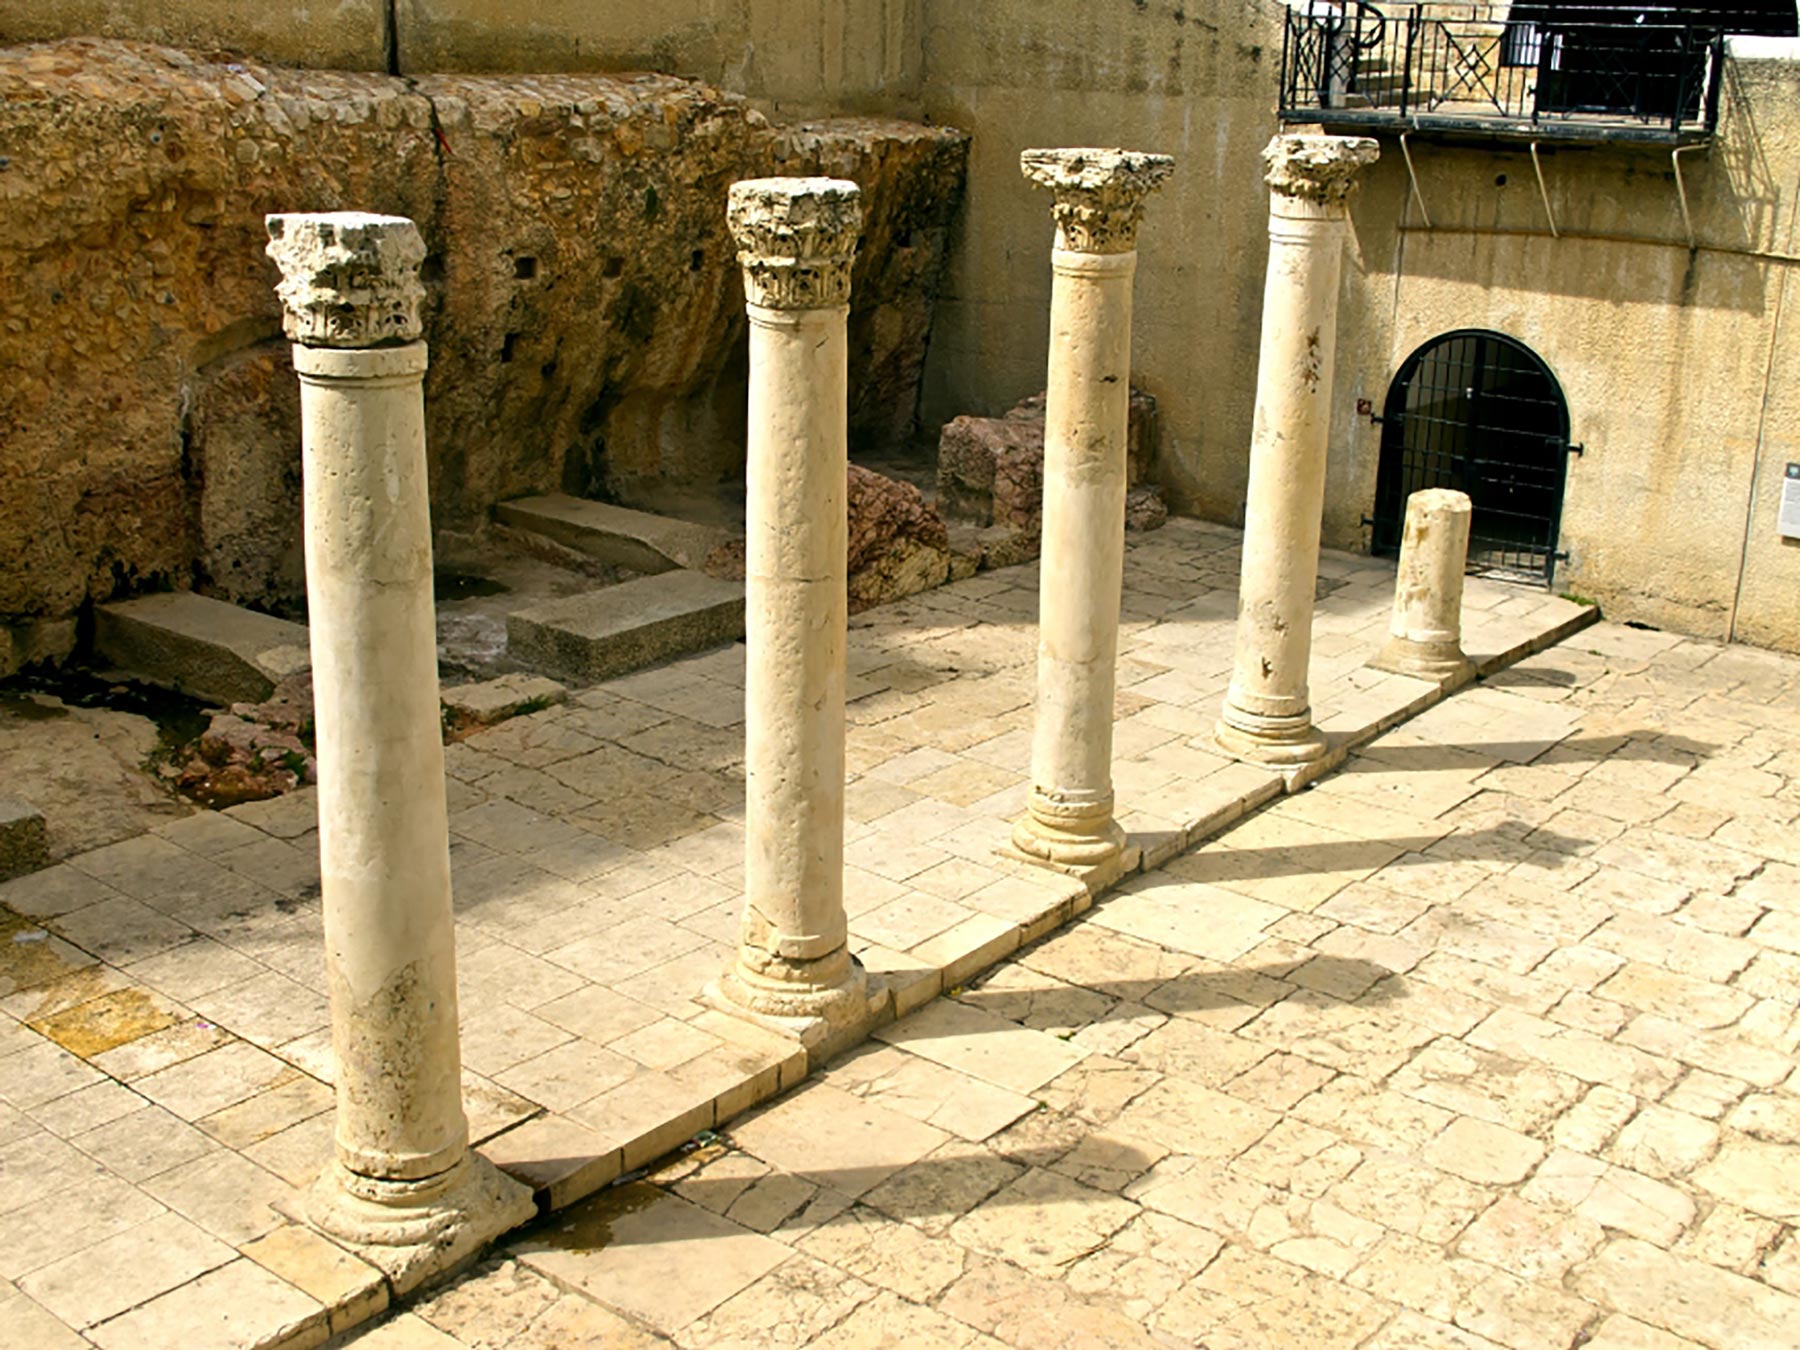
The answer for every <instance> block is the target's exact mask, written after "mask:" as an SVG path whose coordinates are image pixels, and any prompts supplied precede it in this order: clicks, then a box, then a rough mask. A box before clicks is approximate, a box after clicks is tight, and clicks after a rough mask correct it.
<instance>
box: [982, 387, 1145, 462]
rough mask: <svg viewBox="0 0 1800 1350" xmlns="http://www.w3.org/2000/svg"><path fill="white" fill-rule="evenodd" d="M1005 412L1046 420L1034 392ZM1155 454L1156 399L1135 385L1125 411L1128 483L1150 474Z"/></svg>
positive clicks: (1040, 399) (1025, 418)
mask: <svg viewBox="0 0 1800 1350" xmlns="http://www.w3.org/2000/svg"><path fill="white" fill-rule="evenodd" d="M1006 415H1007V416H1008V417H1010V418H1015V419H1017V420H1020V421H1036V422H1039V423H1041V422H1042V421H1043V420H1044V396H1043V395H1042V394H1033V395H1032V396H1031V397H1030V398H1022V399H1020V400H1019V401H1018V402H1017V403H1015V404H1013V406H1012V407H1011V408H1009V409H1007V412H1006ZM1155 457H1156V399H1155V397H1154V396H1152V395H1150V394H1147V393H1145V392H1144V391H1143V390H1142V389H1139V388H1138V387H1137V386H1136V385H1133V386H1132V387H1131V402H1130V404H1129V405H1128V407H1127V411H1126V414H1125V482H1126V483H1127V484H1128V485H1129V486H1131V487H1136V486H1137V485H1138V484H1139V483H1142V482H1144V481H1145V480H1146V479H1147V478H1149V476H1150V462H1151V460H1153V459H1154V458H1155Z"/></svg>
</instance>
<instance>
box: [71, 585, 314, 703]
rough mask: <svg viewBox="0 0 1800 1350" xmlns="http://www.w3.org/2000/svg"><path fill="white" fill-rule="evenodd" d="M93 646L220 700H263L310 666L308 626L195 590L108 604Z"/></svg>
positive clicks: (97, 618) (132, 668) (140, 670)
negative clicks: (194, 592) (287, 679)
mask: <svg viewBox="0 0 1800 1350" xmlns="http://www.w3.org/2000/svg"><path fill="white" fill-rule="evenodd" d="M94 649H95V651H97V652H98V653H99V654H100V656H101V657H103V658H104V659H105V660H107V661H110V662H111V663H112V664H113V665H115V666H117V667H119V669H121V670H125V671H129V672H131V673H132V674H134V675H138V676H141V677H142V678H144V679H146V680H149V681H150V682H151V683H152V684H160V685H163V686H165V687H167V688H171V689H179V690H181V691H182V692H183V693H187V694H193V695H195V696H196V697H199V698H204V699H208V700H211V701H213V702H215V703H221V704H232V703H260V702H262V701H263V700H264V699H266V698H267V697H268V696H269V695H270V694H271V693H272V692H273V691H274V689H275V686H276V685H277V684H278V683H279V682H280V681H282V680H284V679H286V678H287V677H288V676H290V675H299V674H302V673H304V672H305V671H306V670H307V669H309V667H310V665H311V660H312V656H311V652H310V650H309V648H308V643H307V632H306V628H305V627H304V626H303V625H301V624H297V623H289V622H288V621H287V620H286V619H275V618H271V617H270V616H269V615H267V614H258V613H256V612H255V611H254V610H248V609H240V608H239V607H238V606H236V605H228V604H226V603H225V602H224V601H222V600H211V599H208V598H207V597H206V596H204V595H195V594H193V593H192V592H191V591H176V592H174V593H172V594H169V595H146V596H143V597H142V598H141V599H137V600H124V601H121V602H119V603H117V604H112V605H101V606H100V607H99V608H98V609H97V610H96V611H95V614H94Z"/></svg>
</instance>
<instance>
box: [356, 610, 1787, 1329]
mask: <svg viewBox="0 0 1800 1350" xmlns="http://www.w3.org/2000/svg"><path fill="white" fill-rule="evenodd" d="M1140 650H1141V649H1140ZM1797 816H1800V660H1796V659H1793V658H1786V657H1776V656H1771V655H1768V654H1765V653H1760V652H1756V651H1753V650H1748V649H1744V648H1720V647H1718V646H1714V645H1710V644H1706V643H1701V642H1694V641H1682V640H1678V639H1677V638H1675V637H1673V636H1670V635H1664V634H1660V633H1652V632H1643V631H1635V630H1632V629H1629V628H1625V627H1618V626H1613V625H1601V626H1598V627H1596V628H1593V629H1590V630H1588V631H1587V632H1584V633H1581V634H1578V635H1577V636H1575V637H1574V638H1572V639H1570V640H1569V641H1568V642H1566V643H1565V644H1563V645H1562V646H1561V647H1559V648H1555V649H1552V650H1550V651H1548V652H1546V653H1543V654H1541V655H1539V656H1537V657H1535V658H1532V659H1530V660H1528V661H1526V662H1524V663H1523V664H1522V665H1519V666H1517V667H1515V668H1514V669H1513V670H1511V671H1509V672H1506V673H1505V674H1503V675H1502V676H1500V677H1498V678H1496V679H1494V680H1492V681H1490V682H1488V683H1487V684H1485V685H1484V686H1482V687H1481V688H1479V689H1477V690H1474V691H1470V692H1467V693H1465V694H1464V695H1461V696H1459V697H1457V698H1455V699H1453V700H1451V701H1449V702H1446V703H1444V704H1442V705H1440V706H1439V707H1437V708H1435V709H1433V710H1431V711H1429V712H1427V713H1425V714H1424V715H1422V716H1421V717H1419V718H1417V719H1416V720H1414V721H1412V722H1410V723H1408V724H1407V725H1406V726H1404V727H1403V728H1401V729H1399V730H1397V731H1394V732H1391V733H1389V734H1388V735H1386V736H1384V737H1382V738H1381V739H1379V740H1378V741H1375V742H1374V743H1372V744H1370V745H1368V746H1366V747H1365V748H1364V749H1363V750H1362V751H1360V752H1359V753H1357V754H1355V755H1354V756H1353V757H1352V759H1351V761H1350V763H1349V765H1348V767H1347V770H1346V771H1345V772H1343V773H1341V774H1339V775H1337V776H1335V777H1333V778H1330V779H1327V780H1325V781H1323V782H1322V783H1320V784H1318V785H1317V786H1316V787H1314V788H1312V789H1310V790H1308V791H1305V792H1302V793H1299V794H1297V795H1294V796H1291V797H1287V798H1283V799H1282V800H1280V801H1279V802H1278V803H1276V804H1274V805H1272V806H1270V807H1269V808H1267V809H1266V810H1263V811H1261V812H1260V813H1258V814H1256V815H1254V816H1252V817H1251V818H1250V819H1248V820H1247V821H1245V822H1244V823H1242V824H1240V825H1239V826H1237V827H1236V828H1235V829H1233V830H1231V831H1229V832H1228V833H1226V834H1225V835H1223V836H1222V837H1220V838H1218V839H1217V840H1216V841H1214V842H1212V843H1209V844H1207V845H1205V846H1203V847H1201V848H1199V849H1197V850H1194V851H1191V852H1188V853H1186V854H1184V855H1183V856H1181V857H1179V858H1177V859H1176V860H1174V861H1172V862H1171V863H1170V864H1169V865H1168V866H1167V867H1166V868H1164V869H1163V870H1162V871H1160V872H1158V873H1155V874H1150V875H1145V876H1143V877H1141V878H1138V879H1136V880H1134V881H1132V882H1130V883H1128V884H1127V885H1126V886H1125V887H1124V888H1123V889H1122V890H1121V891H1120V892H1118V893H1115V894H1114V895H1113V896H1111V897H1109V898H1106V899H1103V900H1102V901H1101V902H1100V903H1099V904H1098V905H1097V906H1096V907H1095V908H1094V909H1093V910H1092V911H1091V912H1089V913H1088V914H1086V915H1084V916H1083V917H1082V918H1080V919H1079V920H1077V921H1076V922H1075V923H1073V924H1072V925H1070V926H1068V927H1066V928H1064V929H1062V930H1061V931H1059V932H1057V933H1055V934H1053V935H1051V936H1049V937H1047V938H1045V939H1043V940H1041V941H1039V942H1037V943H1035V944H1034V945H1032V946H1029V947H1027V948H1025V949H1024V950H1022V951H1021V952H1020V953H1018V954H1017V956H1016V957H1015V958H1014V959H1012V960H1009V961H1007V962H1006V963H1004V964H1002V965H1001V966H999V967H997V968H996V969H994V970H993V971H992V972H991V973H989V974H988V975H986V976H985V977H983V978H979V979H977V980H975V981H973V982H971V983H970V984H969V985H968V986H967V987H966V988H962V989H959V990H956V991H953V995H952V997H950V998H948V999H942V1000H939V1001H937V1002H934V1003H932V1004H930V1005H928V1006H927V1007H925V1008H924V1009H922V1010H921V1011H919V1012H918V1013H915V1014H914V1015H912V1016H911V1017H909V1018H907V1019H905V1020H903V1021H901V1022H898V1023H896V1024H894V1025H892V1026H891V1027H889V1028H888V1029H886V1030H885V1031H883V1032H881V1033H880V1034H879V1036H878V1039H877V1041H876V1042H874V1043H872V1044H870V1045H868V1046H866V1047H865V1048H863V1049H861V1050H858V1051H856V1052H854V1053H852V1054H850V1055H848V1056H847V1057H845V1058H843V1059H841V1060H840V1061H838V1062H836V1063H835V1064H833V1065H832V1066H830V1067H829V1068H828V1069H827V1070H826V1071H825V1072H824V1073H823V1074H822V1075H820V1076H817V1077H816V1078H814V1079H813V1080H812V1081H809V1082H808V1083H807V1084H806V1085H804V1086H803V1087H801V1088H800V1089H799V1090H798V1091H795V1092H792V1093H790V1094H788V1095H786V1096H784V1097H782V1098H781V1099H780V1100H779V1101H777V1102H776V1103H775V1104H773V1105H771V1106H768V1107H765V1108H764V1109H762V1110H760V1111H758V1112H756V1113H754V1114H752V1115H749V1116H746V1117H744V1118H742V1119H740V1120H739V1121H737V1122H735V1123H733V1124H731V1125H730V1126H729V1127H728V1128H727V1129H726V1130H724V1131H723V1132H722V1133H721V1135H720V1136H719V1137H718V1138H717V1139H716V1141H713V1142H707V1143H706V1144H705V1145H704V1146H703V1147H700V1148H698V1149H696V1150H694V1151H692V1152H691V1153H689V1154H687V1155H686V1156H684V1157H683V1158H681V1159H679V1160H677V1161H675V1162H674V1163H672V1164H669V1165H665V1166H664V1167H662V1169H661V1170H659V1171H656V1172H654V1173H652V1174H651V1175H650V1176H649V1177H648V1178H647V1179H645V1180H642V1181H637V1182H635V1183H632V1184H629V1185H625V1186H621V1187H617V1188H614V1189H613V1190H611V1191H609V1192H603V1193H602V1194H601V1195H600V1196H597V1197H596V1198H595V1199H593V1200H590V1201H587V1202H584V1203H583V1204H582V1205H580V1206H577V1207H575V1208H573V1209H571V1210H569V1211H566V1212H564V1213H563V1214H561V1215H558V1216H553V1217H551V1218H550V1219H547V1220H544V1221H542V1222H541V1223H540V1224H539V1225H538V1226H537V1228H536V1229H535V1230H532V1231H529V1232H527V1233H525V1234H522V1235H519V1236H517V1237H515V1239H514V1240H513V1241H512V1242H511V1243H510V1244H509V1246H508V1248H507V1250H506V1251H505V1252H504V1253H503V1254H502V1255H501V1256H500V1257H499V1258H497V1259H496V1260H495V1261H493V1262H490V1263H489V1264H488V1265H487V1266H485V1267H483V1268H482V1269H480V1270H479V1271H478V1272H476V1273H475V1274H474V1275H472V1276H471V1277H470V1278H468V1279H466V1280H465V1281H463V1282H462V1283H460V1284H458V1285H456V1286H454V1287H452V1288H450V1289H448V1290H446V1291H443V1292H440V1293H438V1294H437V1295H435V1296H434V1297H432V1298H430V1299H428V1300H426V1301H425V1302H423V1303H422V1304H420V1305H418V1306H417V1307H415V1308H414V1309H412V1310H410V1311H408V1312H406V1313H404V1314H401V1315H399V1316H398V1317H396V1318H394V1319H392V1320H390V1321H388V1322H387V1323H385V1324H384V1325H381V1326H379V1327H377V1328H375V1329H373V1330H370V1331H368V1332H367V1333H365V1334H364V1335H362V1336H361V1338H360V1339H359V1340H357V1341H356V1345H357V1346H358V1350H402V1348H407V1350H410V1348H411V1347H420V1348H421V1350H423V1348H426V1347H442V1348H443V1350H453V1347H457V1346H469V1347H477V1346H479V1347H483V1348H484V1350H501V1348H502V1347H504V1350H550V1347H560V1348H564V1350H570V1348H573V1347H582V1346H638V1345H648V1344H652V1343H656V1344H661V1343H666V1342H667V1341H669V1340H672V1341H673V1342H674V1343H676V1344H679V1345H681V1346H685V1347H711V1346H726V1345H744V1346H764V1345H800V1344H806V1345H812V1346H820V1347H840V1346H877V1345H894V1346H901V1345H905V1346H959V1347H961V1346H986V1347H993V1346H995V1345H997V1344H999V1343H1005V1344H1008V1345H1013V1346H1018V1347H1030V1348H1032V1350H1038V1348H1040V1347H1063V1346H1095V1347H1114V1346H1124V1347H1130V1346H1151V1345H1204V1346H1206V1347H1209V1348H1210V1350H1231V1348H1233V1347H1246V1348H1247V1350H1249V1348H1254V1350H1268V1348H1269V1347H1305V1348H1306V1350H1329V1348H1330V1347H1339V1346H1342V1347H1351V1346H1359V1347H1389V1348H1398V1347H1407V1348H1408V1350H1413V1348H1416V1347H1428V1346H1430V1347H1436V1346H1443V1347H1459V1348H1460V1350H1475V1348H1477V1347H1479V1348H1481V1350H1486V1348H1487V1347H1492V1346H1506V1347H1512V1350H1537V1347H1551V1346H1555V1347H1565V1346H1566V1347H1573V1346H1584V1345H1585V1346H1587V1347H1588V1350H1677V1348H1678V1347H1688V1346H1693V1345H1704V1346H1710V1347H1717V1348H1719V1350H1753V1348H1757V1347H1792V1346H1794V1345H1797V1344H1800V1236H1797V1235H1796V1230H1795V1225H1796V1223H1797V1222H1800V1091H1797V1090H1800V1075H1796V1073H1795V1069H1796V1052H1797V1048H1800V1019H1797V1017H1796V1001H1797V999H1800V955H1797V954H1796V953H1800V843H1796V841H1795V836H1794V834H1793V832H1792V830H1791V825H1792V823H1793V821H1794V820H1795V818H1796V817H1797Z"/></svg>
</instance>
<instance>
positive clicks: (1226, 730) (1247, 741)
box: [1213, 704, 1329, 769]
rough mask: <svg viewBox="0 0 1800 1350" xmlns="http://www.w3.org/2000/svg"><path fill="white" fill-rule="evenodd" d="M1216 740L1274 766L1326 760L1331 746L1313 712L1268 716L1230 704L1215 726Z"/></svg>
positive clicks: (1235, 754) (1226, 748)
mask: <svg viewBox="0 0 1800 1350" xmlns="http://www.w3.org/2000/svg"><path fill="white" fill-rule="evenodd" d="M1213 740H1214V741H1215V742H1217V743H1218V746H1219V748H1220V749H1221V750H1223V751H1224V752H1225V753H1226V754H1228V755H1231V756H1233V757H1234V758H1236V759H1242V760H1248V761H1249V762H1250V763H1252V764H1266V765H1268V766H1269V767H1270V768H1273V769H1293V768H1299V767H1301V766H1304V765H1307V764H1311V763H1312V762H1313V761H1315V760H1319V759H1323V758H1324V757H1325V752H1326V750H1327V749H1328V748H1329V747H1328V746H1327V745H1326V743H1325V738H1324V737H1323V736H1321V735H1320V734H1319V732H1318V730H1317V729H1316V728H1315V727H1314V726H1313V724H1312V714H1311V713H1310V712H1305V713H1301V714H1299V715H1298V716H1296V717H1265V716H1262V715H1261V714H1258V713H1252V712H1245V711H1244V710H1243V709H1242V708H1234V707H1232V706H1231V705H1229V704H1227V705H1226V707H1225V714H1224V716H1222V717H1221V718H1220V719H1219V722H1218V725H1217V726H1215V727H1214V728H1213Z"/></svg>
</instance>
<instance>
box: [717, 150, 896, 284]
mask: <svg viewBox="0 0 1800 1350" xmlns="http://www.w3.org/2000/svg"><path fill="white" fill-rule="evenodd" d="M726 221H727V223H728V224H729V225H730V226H731V237H732V238H733V239H734V240H736V241H737V247H738V262H739V263H740V264H742V266H743V269H744V298H745V299H746V300H748V301H749V302H750V303H751V304H753V305H760V306H763V307H764V308H767V309H826V308H829V307H831V306H834V305H844V304H848V303H849V302H850V265H851V263H852V262H853V261H854V260H855V258H856V244H857V240H858V239H859V238H860V237H861V234H862V221H863V214H862V190H861V189H860V188H858V187H857V186H856V184H855V183H852V182H850V181H848V180H847V179H843V178H749V179H745V180H744V181H742V182H738V183H733V184H732V185H731V195H730V199H729V202H728V204H727V206H726Z"/></svg>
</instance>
